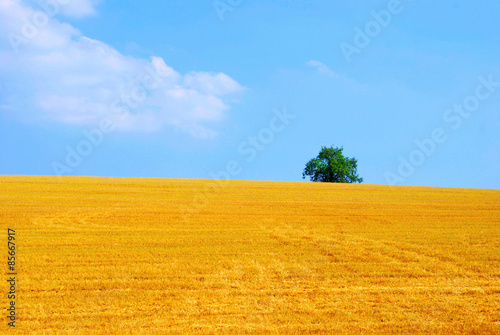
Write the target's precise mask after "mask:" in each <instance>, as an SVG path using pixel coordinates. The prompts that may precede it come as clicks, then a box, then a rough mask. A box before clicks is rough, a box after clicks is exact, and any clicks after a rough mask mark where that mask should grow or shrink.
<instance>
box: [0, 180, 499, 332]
mask: <svg viewBox="0 0 500 335" xmlns="http://www.w3.org/2000/svg"><path fill="white" fill-rule="evenodd" d="M0 224H1V226H2V230H3V234H2V236H3V237H2V239H3V242H2V244H3V245H4V251H2V252H3V253H4V255H3V256H2V257H5V258H4V259H5V262H4V265H3V267H4V269H3V273H4V278H5V279H4V280H2V281H3V282H4V285H3V286H2V287H4V289H3V290H2V291H3V292H1V294H0V295H1V299H0V304H1V306H2V307H1V308H2V310H3V311H4V312H3V313H4V314H3V315H2V320H3V321H2V325H1V326H0V333H4V334H7V333H19V334H164V333H166V334H168V333H171V334H216V333H224V334H313V333H314V334H500V190H479V189H449V188H430V187H391V186H375V185H364V184H361V185H359V184H356V185H354V184H351V185H346V184H321V183H282V182H255V181H231V182H228V183H225V184H220V185H219V184H216V183H215V182H214V181H211V180H169V179H128V178H84V177H81V178H80V177H79V178H57V177H22V176H0ZM7 228H12V229H15V230H16V232H17V235H16V246H17V259H16V260H17V264H16V266H17V272H18V275H17V282H18V287H17V299H16V304H17V307H18V310H17V313H18V315H17V316H18V319H17V320H16V329H15V330H13V329H12V328H10V327H8V326H7V322H8V319H7V318H6V315H7V311H6V308H7V306H8V304H9V300H8V299H7V291H8V287H7V283H6V282H5V280H6V279H7V278H6V277H7V275H6V273H7V272H8V271H7V270H8V269H7V261H6V259H7V252H8V250H7ZM4 307H5V308H4Z"/></svg>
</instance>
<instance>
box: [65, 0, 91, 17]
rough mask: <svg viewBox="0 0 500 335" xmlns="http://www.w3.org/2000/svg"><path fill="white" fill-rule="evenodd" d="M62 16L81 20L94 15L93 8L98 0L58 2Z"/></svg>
mask: <svg viewBox="0 0 500 335" xmlns="http://www.w3.org/2000/svg"><path fill="white" fill-rule="evenodd" d="M60 2H61V3H63V4H64V5H63V6H61V11H62V12H63V14H65V15H67V16H71V17H76V18H81V17H84V16H89V15H95V14H96V10H95V6H96V5H97V4H98V3H99V2H100V1H98V0H64V1H60Z"/></svg>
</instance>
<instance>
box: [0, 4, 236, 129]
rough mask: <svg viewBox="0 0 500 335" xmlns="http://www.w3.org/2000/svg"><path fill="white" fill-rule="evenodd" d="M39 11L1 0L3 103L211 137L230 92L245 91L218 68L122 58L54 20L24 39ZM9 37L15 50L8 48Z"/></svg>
mask: <svg viewBox="0 0 500 335" xmlns="http://www.w3.org/2000/svg"><path fill="white" fill-rule="evenodd" d="M65 1H69V0H65ZM73 1H75V4H74V6H76V7H72V8H73V9H71V11H72V12H71V13H73V14H75V15H76V13H77V12H78V13H80V14H83V13H90V11H89V10H88V9H86V8H90V7H88V6H87V5H88V4H95V2H89V1H88V0H85V1H81V0H73ZM77 5H78V6H77ZM86 6H87V7H86ZM77 8H78V9H77ZM92 8H93V7H92ZM38 12H39V11H38V9H33V8H32V7H30V6H28V5H27V4H25V3H23V2H20V1H15V0H0V40H1V41H2V42H6V43H3V45H6V46H7V47H0V60H1V62H0V80H2V81H5V82H9V83H10V88H11V90H10V92H11V93H4V94H3V95H2V98H0V99H1V100H0V105H9V106H12V107H13V108H14V109H16V110H18V111H19V113H26V111H30V113H31V115H30V116H31V117H38V118H40V119H45V120H51V121H55V122H60V123H64V124H72V125H77V126H88V125H94V124H96V123H97V122H99V121H100V120H101V119H102V118H104V117H107V116H110V115H112V116H113V117H114V119H113V120H114V121H115V125H116V128H117V129H119V130H123V131H130V130H141V131H156V130H159V129H162V128H163V127H165V126H167V127H174V128H177V129H180V130H182V131H184V132H186V133H189V134H191V135H193V136H196V137H203V138H205V137H213V136H215V134H216V132H215V131H214V130H212V129H210V124H211V123H212V124H214V123H215V122H217V121H220V120H221V119H222V118H223V117H224V116H225V114H226V112H227V111H228V110H229V109H230V105H229V102H230V101H232V95H233V94H235V93H238V92H241V91H243V87H242V86H241V85H240V84H238V83H237V82H236V81H235V80H233V79H232V78H230V77H229V76H227V75H226V74H223V73H209V72H190V73H188V74H185V75H182V74H180V73H178V72H176V71H175V70H174V69H172V68H171V67H169V66H168V65H167V64H166V63H165V62H164V60H163V59H162V58H160V57H152V58H151V59H150V60H145V59H138V58H134V57H128V56H125V55H122V54H120V53H119V52H118V51H116V50H115V49H113V48H112V47H110V46H109V45H107V44H105V43H103V42H100V41H97V40H93V39H90V38H88V37H85V36H83V35H82V34H81V33H80V32H79V31H78V30H77V29H75V28H73V27H72V26H71V25H68V24H65V23H63V22H60V21H58V20H57V19H55V18H50V20H48V21H47V23H46V24H45V25H43V26H41V27H38V28H36V29H37V30H36V31H35V32H33V31H32V32H31V35H29V36H27V35H26V34H25V32H26V29H27V28H26V26H25V25H26V21H25V20H24V19H25V18H30V17H31V18H33V17H34V15H35V14H36V13H38ZM67 13H69V12H67ZM13 41H14V42H15V43H14V46H16V47H17V49H18V52H17V53H15V52H14V51H13V48H9V46H11V44H12V43H13ZM19 96H23V97H24V98H23V99H22V106H21V102H20V100H19V99H17V98H16V97H19ZM16 104H17V106H16ZM27 106H28V107H29V108H26V107H27ZM21 110H22V111H24V112H20V111H21ZM23 116H26V115H23Z"/></svg>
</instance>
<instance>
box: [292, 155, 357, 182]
mask: <svg viewBox="0 0 500 335" xmlns="http://www.w3.org/2000/svg"><path fill="white" fill-rule="evenodd" d="M343 150H344V148H343V147H340V148H334V147H330V148H327V147H322V148H321V151H320V152H319V155H318V157H316V158H313V159H311V160H310V161H309V162H307V164H306V167H305V169H304V172H303V173H302V177H303V178H304V179H305V178H306V176H309V177H310V178H311V181H315V182H325V183H362V182H363V178H360V177H359V175H358V173H357V168H358V161H357V159H355V158H349V157H344V155H343V154H342V151H343Z"/></svg>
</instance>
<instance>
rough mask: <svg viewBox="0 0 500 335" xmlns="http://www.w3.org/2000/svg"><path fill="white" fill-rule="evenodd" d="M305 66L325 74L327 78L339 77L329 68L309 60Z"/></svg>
mask: <svg viewBox="0 0 500 335" xmlns="http://www.w3.org/2000/svg"><path fill="white" fill-rule="evenodd" d="M307 65H309V66H312V67H315V68H316V69H317V70H318V71H319V72H320V73H322V74H326V75H327V76H330V77H334V78H338V77H339V76H338V75H337V74H336V73H335V72H333V71H332V70H330V68H328V66H326V65H325V64H323V63H321V62H319V61H317V60H310V61H309V62H307Z"/></svg>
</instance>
